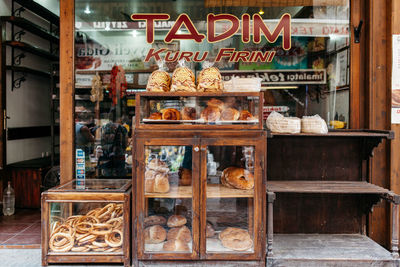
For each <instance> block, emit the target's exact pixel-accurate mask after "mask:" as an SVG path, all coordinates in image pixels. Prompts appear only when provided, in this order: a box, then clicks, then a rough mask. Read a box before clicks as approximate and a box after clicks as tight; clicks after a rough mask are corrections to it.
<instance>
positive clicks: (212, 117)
mask: <svg viewBox="0 0 400 267" xmlns="http://www.w3.org/2000/svg"><path fill="white" fill-rule="evenodd" d="M220 118H221V110H220V109H219V108H217V107H206V108H205V109H204V110H203V111H202V112H201V114H200V119H203V120H205V121H217V120H219V119H220Z"/></svg>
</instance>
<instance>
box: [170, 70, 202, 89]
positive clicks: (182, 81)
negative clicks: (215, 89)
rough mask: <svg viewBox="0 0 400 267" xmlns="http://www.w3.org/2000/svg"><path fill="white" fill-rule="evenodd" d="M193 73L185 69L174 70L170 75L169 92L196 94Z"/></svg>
mask: <svg viewBox="0 0 400 267" xmlns="http://www.w3.org/2000/svg"><path fill="white" fill-rule="evenodd" d="M196 91H197V90H196V86H195V77H194V73H193V71H191V70H190V69H189V68H187V67H179V68H176V69H175V71H174V72H173V73H172V84H171V92H196Z"/></svg>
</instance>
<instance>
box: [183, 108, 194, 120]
mask: <svg viewBox="0 0 400 267" xmlns="http://www.w3.org/2000/svg"><path fill="white" fill-rule="evenodd" d="M181 117H182V120H195V119H196V109H195V108H191V107H184V108H183V109H182V111H181Z"/></svg>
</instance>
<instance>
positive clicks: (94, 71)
mask: <svg viewBox="0 0 400 267" xmlns="http://www.w3.org/2000/svg"><path fill="white" fill-rule="evenodd" d="M155 70H156V69H143V70H124V71H125V73H152V72H153V71H155ZM75 74H82V75H95V74H99V75H101V74H110V75H111V70H77V71H75Z"/></svg>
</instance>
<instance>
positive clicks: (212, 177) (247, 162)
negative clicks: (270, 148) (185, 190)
mask: <svg viewBox="0 0 400 267" xmlns="http://www.w3.org/2000/svg"><path fill="white" fill-rule="evenodd" d="M241 143H243V142H241ZM234 144H235V141H231V144H229V145H225V144H224V145H220V144H215V145H213V144H209V145H203V144H202V150H203V154H202V164H203V170H204V173H202V183H203V192H204V195H203V200H202V203H205V210H204V211H203V212H205V216H203V217H204V218H202V231H203V232H202V235H203V237H204V239H205V242H203V244H202V251H203V252H204V253H205V254H206V257H207V258H212V259H221V258H222V259H223V258H232V257H235V256H237V257H238V258H243V257H247V258H249V257H252V256H255V253H256V248H258V247H259V245H257V242H258V240H256V239H257V232H258V231H259V229H260V228H259V227H260V225H261V224H262V218H261V216H260V212H256V211H257V209H258V208H259V197H258V191H259V189H260V185H259V182H260V172H261V170H260V168H259V167H256V166H260V164H256V162H257V161H259V159H258V157H257V153H256V144H255V143H250V144H246V145H234ZM203 158H204V159H203ZM204 165H206V166H204ZM203 214H204V213H203Z"/></svg>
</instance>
